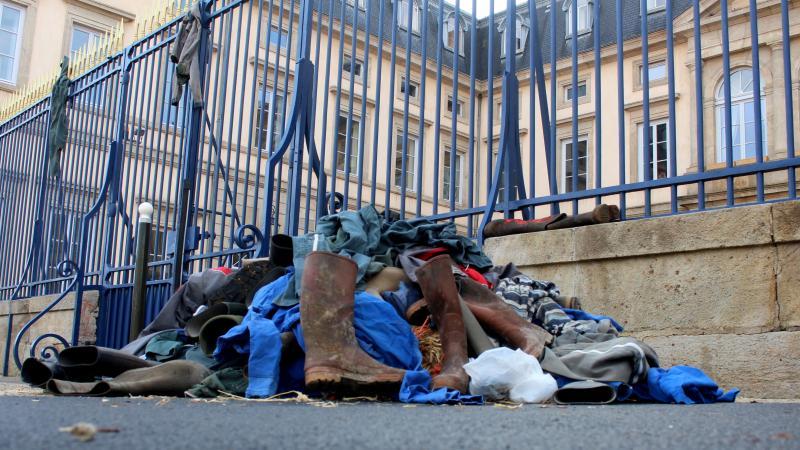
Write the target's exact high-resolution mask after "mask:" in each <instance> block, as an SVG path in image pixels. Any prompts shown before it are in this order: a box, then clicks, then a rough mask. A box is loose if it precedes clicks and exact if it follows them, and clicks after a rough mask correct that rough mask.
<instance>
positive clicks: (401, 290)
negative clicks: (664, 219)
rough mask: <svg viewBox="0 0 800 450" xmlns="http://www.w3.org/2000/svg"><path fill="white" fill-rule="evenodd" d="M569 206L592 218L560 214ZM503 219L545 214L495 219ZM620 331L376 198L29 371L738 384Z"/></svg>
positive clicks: (382, 393) (431, 391)
mask: <svg viewBox="0 0 800 450" xmlns="http://www.w3.org/2000/svg"><path fill="white" fill-rule="evenodd" d="M603 206H605V205H603ZM608 210H609V208H608V207H606V212H608ZM610 210H611V211H612V213H613V208H610ZM596 212H597V210H596V211H595V212H594V213H596ZM551 219H552V218H551ZM563 220H571V221H572V222H573V224H574V225H580V224H581V223H578V222H580V221H579V220H577V219H576V218H575V217H572V218H565V217H561V218H559V219H557V220H555V219H552V220H550V221H549V222H548V223H557V222H559V221H563ZM537 223H541V222H540V221H538V222H537ZM592 223H594V222H592ZM504 224H510V225H507V226H511V225H513V226H528V227H532V226H533V225H526V224H525V223H522V224H519V223H510V222H503V223H497V225H494V227H496V228H498V229H500V228H502V226H503V225H504ZM574 225H573V226H574ZM536 226H539V225H536ZM529 231H530V230H529ZM622 331H623V328H622V326H621V325H620V324H619V323H617V322H616V321H615V320H614V319H613V318H610V317H606V316H600V315H594V314H591V313H589V312H586V311H583V310H582V308H581V302H580V301H578V299H576V298H573V297H568V296H563V295H561V292H560V290H559V289H558V287H557V286H555V285H554V284H553V283H549V282H544V281H537V280H534V279H532V278H530V277H528V276H526V275H524V274H523V273H521V272H520V271H518V270H517V269H516V268H515V267H514V265H513V264H509V265H506V266H495V265H493V264H492V261H491V260H490V259H489V258H488V257H487V256H486V255H485V254H484V253H483V252H482V251H481V249H480V247H479V246H478V245H477V244H476V243H475V242H474V241H472V240H470V239H467V238H466V237H464V236H460V235H458V234H457V233H456V227H455V224H453V223H452V222H441V223H436V222H432V221H430V220H427V219H416V220H410V221H405V220H394V221H388V220H385V219H384V218H383V217H382V216H381V215H380V214H378V212H377V211H376V210H375V209H374V208H373V207H371V206H370V207H365V208H363V209H361V210H360V211H346V212H341V213H338V214H333V215H329V216H326V217H323V218H322V219H320V220H319V222H318V224H317V228H316V230H315V232H314V233H311V234H307V235H305V236H296V237H290V236H286V235H276V236H273V237H272V239H271V241H270V258H269V259H263V260H251V261H245V262H244V263H243V265H242V267H241V268H239V269H236V270H233V271H231V270H230V269H213V270H208V271H205V272H202V273H199V274H194V275H192V276H191V277H189V279H188V281H187V282H186V283H185V284H184V285H183V286H182V287H181V288H180V289H179V290H178V291H177V292H176V293H175V294H174V295H173V296H172V297H171V298H170V300H169V301H168V302H167V304H166V305H165V306H164V308H163V309H162V310H161V312H160V313H159V315H158V316H157V317H156V318H155V320H154V321H153V322H152V323H150V324H149V325H148V327H147V328H146V329H145V330H144V331H143V332H142V333H141V335H140V337H139V338H138V339H136V340H135V341H133V342H131V343H130V344H128V345H127V346H126V347H124V348H122V349H120V350H114V349H107V348H101V347H93V346H84V347H72V348H68V349H65V350H63V351H62V352H61V353H60V354H59V355H58V358H57V360H39V359H34V358H30V359H28V360H26V361H25V363H24V364H23V368H22V377H23V380H25V381H26V382H28V383H30V384H32V385H35V386H39V387H43V388H45V389H47V390H48V391H50V392H52V393H55V394H60V395H98V396H103V395H178V396H180V395H186V396H190V397H215V396H218V395H235V396H244V397H248V398H267V397H271V396H274V395H276V394H280V393H285V392H291V391H300V392H303V393H305V394H307V395H309V396H320V397H328V398H329V397H339V398H341V397H346V396H353V395H357V396H374V397H375V398H380V399H390V400H395V401H401V402H408V403H432V404H482V403H484V401H498V400H511V401H514V402H531V403H537V402H546V401H555V402H558V403H597V404H599V403H612V402H622V401H655V402H667V403H709V402H716V401H733V400H734V399H735V397H736V395H737V393H738V390H736V389H734V390H731V391H729V392H727V393H726V392H724V391H723V390H722V389H720V388H719V387H718V386H717V385H716V384H715V383H714V382H713V381H712V380H711V379H710V378H709V377H707V376H706V375H705V374H704V373H703V372H702V371H700V370H698V369H695V368H691V367H686V366H677V367H672V368H669V369H664V368H661V367H659V363H658V357H657V356H656V353H655V352H654V351H653V349H652V348H650V347H649V346H648V345H647V344H645V343H644V342H641V341H639V340H637V339H634V338H631V337H624V336H621V335H620V333H621V332H622Z"/></svg>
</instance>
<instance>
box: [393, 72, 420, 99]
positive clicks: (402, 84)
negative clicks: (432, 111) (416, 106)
mask: <svg viewBox="0 0 800 450" xmlns="http://www.w3.org/2000/svg"><path fill="white" fill-rule="evenodd" d="M406 85H410V86H411V87H413V88H414V89H413V91H414V92H415V93H414V95H411V93H409V94H408V99H409V100H410V101H414V100H417V101H418V100H419V89H420V87H421V86H420V83H419V82H418V81H414V80H408V81H407V80H406V77H405V76H401V77H400V84H399V85H398V92H399V94H400V96H401V97H402V98H405V95H406V93H405V87H406Z"/></svg>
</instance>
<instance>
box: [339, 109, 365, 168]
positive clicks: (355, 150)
mask: <svg viewBox="0 0 800 450" xmlns="http://www.w3.org/2000/svg"><path fill="white" fill-rule="evenodd" d="M352 119H353V120H352V121H350V161H349V163H350V166H351V167H350V173H348V175H350V176H351V177H352V176H358V166H359V164H360V163H361V155H360V153H361V152H360V151H359V145H361V142H360V140H359V138H360V134H359V133H360V132H361V126H362V125H363V123H362V122H363V121H362V120H361V117H359V116H356V115H355V114H354V115H353V116H352ZM337 120H339V121H341V120H343V121H344V126H342V125H341V124H337V128H338V134H337V135H336V136H335V138H336V173H337V174H342V175H344V174H345V173H347V172H346V171H345V165H344V163H345V162H344V160H345V157H346V156H347V131H348V130H347V123H348V114H347V113H346V112H345V111H342V112H340V113H339V116H338V117H337ZM340 136H341V138H342V140H341V142H344V146H343V147H342V148H341V149H339V142H340V140H339V137H340ZM353 157H355V166H353ZM340 166H341V167H340Z"/></svg>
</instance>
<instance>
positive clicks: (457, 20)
mask: <svg viewBox="0 0 800 450" xmlns="http://www.w3.org/2000/svg"><path fill="white" fill-rule="evenodd" d="M466 31H467V30H466V26H464V22H463V21H462V19H461V16H460V15H459V16H458V17H456V13H455V12H451V13H449V14H448V15H447V18H446V19H444V26H442V43H443V45H444V49H445V50H448V51H451V52H454V51H455V43H456V42H458V54H459V56H466V52H465V50H464V47H465V46H466V44H465V40H466V36H465V35H466ZM451 32H452V33H453V34H454V35H455V36H454V39H453V45H450V43H449V38H450V33H451Z"/></svg>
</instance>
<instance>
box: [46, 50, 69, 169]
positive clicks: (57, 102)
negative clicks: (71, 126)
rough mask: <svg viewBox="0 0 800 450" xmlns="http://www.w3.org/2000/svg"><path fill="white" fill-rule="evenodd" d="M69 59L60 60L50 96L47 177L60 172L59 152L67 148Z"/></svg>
mask: <svg viewBox="0 0 800 450" xmlns="http://www.w3.org/2000/svg"><path fill="white" fill-rule="evenodd" d="M68 73H69V58H68V57H66V56H65V57H64V59H62V60H61V75H59V77H58V79H57V80H56V82H55V84H53V92H52V93H51V96H50V130H49V132H48V140H47V154H48V158H49V159H50V161H49V163H48V167H47V172H48V175H49V176H51V177H54V176H57V175H58V174H59V173H60V172H61V152H62V151H63V150H64V148H65V147H66V146H67V132H68V127H67V98H68V96H69V85H70V79H69V76H68Z"/></svg>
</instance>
